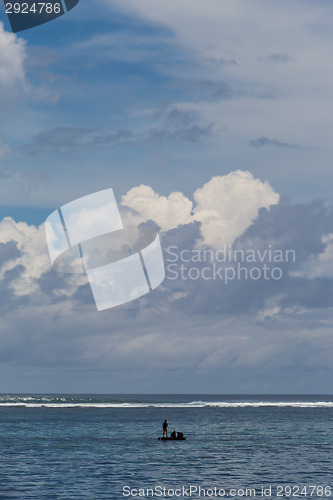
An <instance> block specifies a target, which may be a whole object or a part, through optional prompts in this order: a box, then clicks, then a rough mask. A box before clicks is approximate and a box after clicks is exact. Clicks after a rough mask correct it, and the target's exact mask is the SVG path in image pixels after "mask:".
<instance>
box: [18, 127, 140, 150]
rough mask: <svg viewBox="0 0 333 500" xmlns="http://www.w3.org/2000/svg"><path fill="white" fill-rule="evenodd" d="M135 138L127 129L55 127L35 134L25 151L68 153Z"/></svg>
mask: <svg viewBox="0 0 333 500" xmlns="http://www.w3.org/2000/svg"><path fill="white" fill-rule="evenodd" d="M133 140H134V137H133V134H132V133H131V132H129V131H127V130H119V131H117V132H115V133H105V132H99V131H97V130H95V129H88V128H84V127H54V128H52V129H48V130H44V131H42V132H39V133H38V134H36V135H35V136H33V137H32V139H31V141H30V143H28V144H26V145H25V146H24V147H23V151H25V152H28V153H29V154H31V155H37V154H41V153H48V154H49V153H52V154H59V153H60V154H67V153H71V152H73V151H76V150H80V149H84V148H98V147H106V146H119V145H120V144H127V143H128V142H132V141H133Z"/></svg>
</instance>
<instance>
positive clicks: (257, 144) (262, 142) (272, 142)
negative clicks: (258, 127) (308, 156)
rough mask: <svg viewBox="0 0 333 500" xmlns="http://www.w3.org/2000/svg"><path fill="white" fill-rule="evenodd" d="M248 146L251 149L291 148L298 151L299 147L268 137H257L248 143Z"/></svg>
mask: <svg viewBox="0 0 333 500" xmlns="http://www.w3.org/2000/svg"><path fill="white" fill-rule="evenodd" d="M250 146H251V147H253V148H263V147H266V146H268V147H270V146H273V147H277V148H291V149H300V148H301V147H300V146H297V145H295V144H290V143H288V142H282V141H278V140H277V139H269V138H268V137H258V139H255V140H252V141H250Z"/></svg>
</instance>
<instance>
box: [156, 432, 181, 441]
mask: <svg viewBox="0 0 333 500" xmlns="http://www.w3.org/2000/svg"><path fill="white" fill-rule="evenodd" d="M158 440H159V441H185V440H186V437H184V435H183V433H182V432H177V436H176V435H175V434H174V433H172V434H171V436H169V437H159V438H158Z"/></svg>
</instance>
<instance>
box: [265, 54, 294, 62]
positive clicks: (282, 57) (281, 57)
mask: <svg viewBox="0 0 333 500" xmlns="http://www.w3.org/2000/svg"><path fill="white" fill-rule="evenodd" d="M292 60H293V59H292V58H291V57H289V56H288V55H287V54H281V53H276V54H270V55H269V56H267V61H271V62H277V63H287V62H291V61H292Z"/></svg>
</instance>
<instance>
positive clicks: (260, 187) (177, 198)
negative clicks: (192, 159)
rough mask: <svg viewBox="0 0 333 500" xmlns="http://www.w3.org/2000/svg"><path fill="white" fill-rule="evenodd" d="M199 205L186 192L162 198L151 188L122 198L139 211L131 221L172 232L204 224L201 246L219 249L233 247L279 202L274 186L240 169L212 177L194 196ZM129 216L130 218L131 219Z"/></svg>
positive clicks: (137, 188)
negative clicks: (262, 211) (261, 214)
mask: <svg viewBox="0 0 333 500" xmlns="http://www.w3.org/2000/svg"><path fill="white" fill-rule="evenodd" d="M193 197H194V200H195V202H196V206H195V207H194V208H193V203H192V201H191V200H189V199H188V198H187V197H186V196H185V195H184V194H183V193H180V192H173V193H170V195H169V196H160V195H159V194H158V193H156V192H155V191H154V190H153V189H152V188H151V187H150V186H145V185H141V186H137V187H135V188H133V189H131V190H130V191H128V193H127V194H126V195H125V196H123V197H122V205H123V206H125V207H128V208H130V209H132V210H134V211H135V215H132V216H131V222H132V223H133V222H135V223H138V222H141V221H147V220H153V221H154V222H156V223H157V224H158V225H159V226H160V227H161V229H162V231H168V230H170V229H173V228H176V227H178V226H180V225H183V224H188V223H190V222H195V221H198V222H200V223H201V235H202V240H201V242H200V243H201V244H204V245H209V246H212V247H216V248H219V247H221V246H223V245H224V244H226V245H229V244H232V243H233V242H234V241H235V239H236V238H237V237H238V236H240V235H241V234H243V233H244V231H245V230H246V229H247V228H248V227H249V226H250V225H251V224H252V222H253V221H254V220H255V219H256V217H257V216H258V211H259V209H260V208H266V209H269V208H270V207H271V206H272V205H276V204H277V203H278V202H279V195H278V194H277V193H276V192H275V191H274V190H273V188H272V187H271V186H270V184H269V183H268V182H267V181H266V182H262V181H261V180H260V179H255V178H254V177H253V175H252V174H251V172H245V171H241V170H237V171H236V172H230V173H229V174H227V175H223V176H216V177H212V179H211V180H210V181H209V182H207V183H206V184H205V185H204V186H202V187H201V188H199V189H197V190H196V191H195V193H194V195H193ZM127 217H128V216H127Z"/></svg>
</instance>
